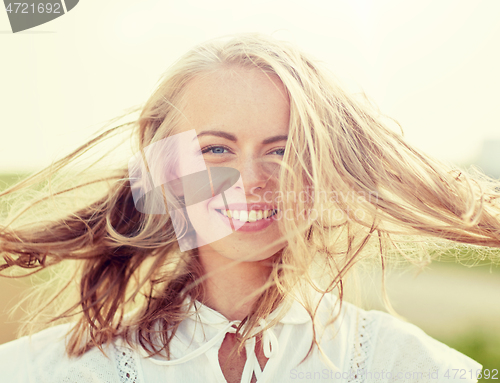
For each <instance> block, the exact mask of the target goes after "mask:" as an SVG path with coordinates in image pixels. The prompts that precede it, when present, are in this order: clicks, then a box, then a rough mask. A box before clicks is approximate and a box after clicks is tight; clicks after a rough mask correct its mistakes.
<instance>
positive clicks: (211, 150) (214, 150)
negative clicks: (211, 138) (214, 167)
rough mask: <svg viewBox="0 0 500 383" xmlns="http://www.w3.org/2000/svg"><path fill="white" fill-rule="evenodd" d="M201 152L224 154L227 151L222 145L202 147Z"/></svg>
mask: <svg viewBox="0 0 500 383" xmlns="http://www.w3.org/2000/svg"><path fill="white" fill-rule="evenodd" d="M201 152H202V153H203V154H205V153H210V154H225V153H226V152H227V153H228V152H229V151H228V149H227V148H225V147H224V146H207V147H206V148H203V150H202V151H201Z"/></svg>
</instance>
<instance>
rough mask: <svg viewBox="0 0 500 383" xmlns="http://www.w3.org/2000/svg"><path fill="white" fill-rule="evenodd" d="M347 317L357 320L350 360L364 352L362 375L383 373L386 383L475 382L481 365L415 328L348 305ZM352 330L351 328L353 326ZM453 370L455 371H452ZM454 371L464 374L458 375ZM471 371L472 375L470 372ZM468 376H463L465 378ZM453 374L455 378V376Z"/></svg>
mask: <svg viewBox="0 0 500 383" xmlns="http://www.w3.org/2000/svg"><path fill="white" fill-rule="evenodd" d="M346 311H347V312H348V313H349V316H351V317H352V318H353V317H356V318H357V319H354V320H351V321H350V322H351V323H353V324H354V323H356V326H355V327H356V329H355V331H354V336H353V343H354V345H353V358H352V359H355V358H356V355H359V354H360V352H359V351H360V350H359V349H360V348H363V353H364V363H363V366H364V373H365V374H366V375H367V377H368V378H369V377H370V376H369V375H368V373H370V372H371V373H372V378H374V379H375V378H376V377H375V376H373V375H374V374H375V373H376V372H378V377H379V378H382V377H381V375H380V374H381V373H382V371H385V374H387V373H390V374H389V375H390V378H389V376H387V375H386V380H387V381H389V382H391V381H398V380H399V381H401V379H402V378H403V379H405V381H407V382H427V381H429V382H432V381H434V382H435V381H436V380H443V381H447V382H452V381H454V380H455V379H456V381H457V382H458V381H460V382H476V381H477V379H475V378H474V377H475V376H476V371H480V370H481V368H482V366H481V365H480V364H479V363H477V362H476V361H474V360H472V359H471V358H469V357H467V356H466V355H464V354H462V353H460V352H458V351H457V350H454V349H452V348H450V347H448V346H447V345H445V344H443V343H441V342H439V341H437V340H436V339H434V338H432V337H430V336H429V335H427V334H426V333H425V332H424V331H422V330H421V329H420V328H418V327H417V326H415V325H413V324H411V323H407V322H404V321H403V320H401V319H398V318H396V317H394V316H392V315H390V314H387V313H384V312H381V311H375V310H372V311H364V310H362V309H359V308H357V307H355V306H353V305H350V304H347V307H346ZM353 327H354V326H353ZM453 370H455V371H453ZM457 370H462V372H463V371H466V374H461V376H459V375H456V374H455V372H456V371H457ZM471 370H472V372H470V371H471ZM467 374H468V376H465V375H467ZM455 375H456V378H454V376H455Z"/></svg>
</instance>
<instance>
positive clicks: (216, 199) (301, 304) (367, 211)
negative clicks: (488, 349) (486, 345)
mask: <svg viewBox="0 0 500 383" xmlns="http://www.w3.org/2000/svg"><path fill="white" fill-rule="evenodd" d="M124 129H130V130H131V134H132V137H133V138H134V139H135V141H136V154H135V155H134V156H133V157H132V158H131V159H130V161H129V163H128V164H122V165H121V167H119V169H118V170H114V171H110V172H109V173H110V174H106V175H105V176H103V175H102V174H100V177H99V178H98V179H95V180H94V181H92V182H90V181H87V180H84V179H83V178H81V177H83V176H82V175H79V176H78V177H72V179H71V185H69V186H68V185H67V186H66V188H65V189H61V190H54V188H53V187H52V185H51V187H50V191H49V196H48V197H44V198H41V199H39V200H37V201H34V202H32V203H31V204H30V205H29V206H28V207H27V208H24V209H22V210H20V211H19V212H17V214H15V213H12V214H11V216H10V218H9V219H6V222H5V223H4V225H3V226H1V227H0V251H1V254H2V256H3V260H4V263H3V265H2V266H1V270H2V273H3V274H4V275H6V274H7V273H8V271H9V270H18V269H20V268H23V269H27V270H33V271H32V272H37V271H40V270H44V269H48V270H52V269H54V270H59V274H60V276H59V279H57V281H62V283H61V284H60V286H59V287H57V288H56V287H54V284H55V283H56V282H57V281H56V278H55V277H54V274H51V276H50V277H49V279H48V283H47V285H48V286H47V288H46V289H45V290H43V291H42V293H40V294H39V297H38V299H40V302H43V303H42V304H40V310H39V311H38V312H37V314H36V315H35V316H34V317H33V318H32V321H34V320H35V319H37V320H39V321H40V320H41V319H43V318H42V317H41V315H42V314H44V315H49V317H48V318H52V321H51V323H56V321H63V322H64V321H65V322H68V323H64V324H59V325H57V326H53V327H51V328H48V329H45V330H44V331H41V332H39V333H37V334H35V335H33V336H32V337H31V338H27V337H24V338H21V339H18V340H16V341H13V342H11V343H8V344H5V345H2V346H0V362H1V364H2V367H1V370H2V376H3V377H5V379H4V378H2V380H4V381H8V382H31V381H36V382H120V383H125V382H127V383H128V382H130V383H131V382H135V383H139V382H226V381H227V382H240V381H241V382H288V381H297V380H304V379H324V380H331V381H343V382H371V381H381V382H382V381H383V382H385V381H387V382H395V381H405V382H424V381H425V382H426V381H446V382H448V381H454V380H456V381H461V382H463V381H467V382H475V381H476V380H477V376H478V374H479V373H480V371H481V366H480V365H479V364H478V363H477V362H475V361H473V360H471V359H470V358H468V357H467V356H465V355H462V354H460V353H459V352H457V351H455V350H453V349H450V348H449V347H447V346H446V345H444V344H441V343H439V342H437V341H435V340H434V339H432V338H430V337H428V336H427V335H426V334H425V333H423V332H422V331H421V330H419V329H418V328H416V327H415V326H413V325H411V324H408V323H406V322H403V321H402V320H400V319H397V318H395V317H393V316H391V315H389V314H385V313H382V312H378V311H364V310H362V309H360V308H357V307H356V306H353V305H351V304H349V303H347V302H343V300H342V297H343V283H344V281H345V278H346V275H347V274H348V272H349V271H350V270H352V268H353V266H354V265H355V264H357V263H358V262H359V261H361V260H363V259H366V258H369V257H372V256H376V257H378V259H379V260H381V262H382V267H384V264H385V261H386V258H387V257H388V256H389V255H391V254H394V252H399V254H402V255H403V256H405V257H406V258H408V259H412V257H413V256H414V255H415V252H416V250H415V249H417V247H421V246H422V243H431V240H432V238H433V237H434V238H435V239H434V240H433V241H434V242H438V241H439V242H440V243H442V242H444V241H446V243H447V244H448V245H449V246H452V243H453V242H451V241H454V242H457V243H465V244H472V245H480V246H488V247H500V219H499V215H500V207H499V202H498V197H499V194H498V192H495V187H497V186H498V184H495V183H493V182H492V181H491V180H489V181H488V180H486V179H483V180H479V179H473V178H471V177H470V176H467V175H466V174H463V173H461V172H459V171H456V170H453V169H448V168H446V167H445V166H444V165H442V164H440V163H438V162H436V161H434V160H432V159H430V158H428V157H427V156H425V155H423V154H422V153H420V152H419V151H417V150H415V149H414V148H412V147H411V146H409V145H408V144H406V143H405V141H404V140H403V138H402V137H401V136H400V135H399V134H397V133H395V132H393V131H392V130H390V129H389V128H388V127H387V126H386V125H385V124H384V122H383V119H382V118H381V117H380V116H379V115H378V114H377V113H376V112H375V111H374V110H372V109H371V108H369V107H368V106H366V105H364V104H363V103H362V102H360V101H357V100H355V99H354V98H353V97H352V96H349V95H348V94H346V93H345V92H344V91H343V90H342V89H341V88H340V87H339V86H338V85H337V83H336V82H335V80H334V79H333V78H332V77H331V76H330V75H329V74H328V72H327V71H326V70H325V69H324V68H322V67H321V66H320V65H319V64H318V63H317V62H315V61H314V60H312V59H311V58H309V57H308V56H307V55H305V54H304V53H302V52H301V51H299V50H298V49H297V48H295V47H293V46H291V45H289V44H287V43H283V42H279V41H276V40H274V39H271V38H267V37H264V36H260V35H240V36H236V37H234V38H231V39H229V40H228V39H219V40H215V41H210V42H208V43H205V44H203V45H201V46H198V47H196V48H195V49H193V50H192V51H190V52H189V53H187V54H186V55H185V56H184V57H182V58H181V59H180V60H179V61H178V62H177V63H176V64H175V65H174V66H173V67H172V68H171V69H170V70H169V71H168V72H167V73H166V74H165V77H164V78H163V79H162V81H161V83H160V84H159V86H158V88H157V90H156V91H155V93H154V94H153V95H152V96H151V98H150V99H149V100H148V101H147V102H146V104H145V105H144V106H143V107H142V109H141V111H140V116H139V117H138V118H137V119H136V120H134V121H133V122H131V123H126V124H122V125H120V126H118V127H116V128H113V129H109V130H108V131H106V132H104V133H103V134H102V135H100V136H99V137H97V138H96V139H94V140H93V141H91V142H89V143H87V144H86V145H84V146H82V147H81V148H80V149H78V150H77V151H75V152H74V153H72V154H71V155H69V156H68V157H66V158H64V159H62V160H60V161H59V162H57V163H56V164H54V166H52V167H51V168H49V169H46V170H44V171H42V172H40V173H38V174H37V175H34V176H32V177H30V178H28V179H27V180H25V181H23V182H21V183H20V184H18V185H15V186H13V187H12V188H10V189H8V190H6V191H5V192H3V193H2V194H0V196H2V198H3V199H4V200H5V199H6V198H7V197H9V196H14V197H13V198H15V199H17V198H20V197H18V196H17V195H18V193H24V190H25V189H26V188H27V187H28V186H30V185H34V184H36V183H37V182H41V181H43V180H45V179H47V178H49V177H51V176H52V175H53V174H55V173H56V172H59V171H60V170H62V169H64V168H65V167H66V166H69V165H70V164H72V163H73V162H74V161H76V159H77V158H78V157H79V156H80V155H82V154H83V153H84V152H86V151H87V150H88V149H89V148H90V147H93V146H95V145H97V144H99V143H101V142H103V141H104V140H105V139H106V138H107V137H109V136H112V135H113V134H114V133H117V132H121V131H123V130H124ZM103 182H105V185H106V187H105V188H104V192H103V191H102V190H103V189H102V188H101V189H99V190H97V191H95V194H92V193H90V192H88V191H86V192H85V193H84V194H82V195H79V197H75V196H74V193H75V192H78V191H80V190H88V188H89V187H92V185H95V184H98V183H101V184H102V183H103ZM66 195H68V196H70V197H69V200H70V202H71V205H70V210H72V211H65V210H61V209H62V208H61V206H63V205H64V197H65V196H66ZM89 196H90V197H89ZM54 203H56V205H54ZM43 206H45V209H46V210H50V211H51V212H52V213H53V214H54V217H53V218H50V219H47V218H46V217H48V215H45V214H46V213H44V212H45V211H46V210H43V208H42V207H43ZM54 206H57V208H58V209H59V210H57V211H56V212H54ZM75 206H78V208H76V207H75ZM32 211H34V212H35V214H32V215H31V217H35V218H34V219H32V220H31V221H30V219H29V217H30V215H29V213H30V212H32ZM408 235H418V236H419V237H418V238H419V239H420V241H417V242H415V243H416V245H415V246H414V247H413V248H411V250H409V249H410V248H409V247H408V246H406V247H404V248H403V247H402V246H401V244H402V243H403V242H401V241H402V240H403V239H404V240H405V241H406V242H405V243H411V241H410V240H409V239H408V237H407V236H408ZM422 238H424V240H425V241H423V242H422V241H421V239H422ZM424 250H425V249H424ZM61 265H68V267H67V268H61ZM71 270H73V272H70V271H71ZM72 289H73V290H75V291H77V295H75V296H73V295H71V291H72ZM335 290H337V291H338V294H334V291H335ZM53 307H55V310H56V311H50V310H51V309H52V308H53ZM50 312H52V314H47V313H50ZM54 312H55V313H54ZM50 315H52V317H50ZM47 322H49V321H47ZM453 369H455V370H456V369H458V370H459V371H460V374H458V375H457V374H454V372H453V371H452V370H453ZM463 371H465V372H463ZM454 375H455V376H454Z"/></svg>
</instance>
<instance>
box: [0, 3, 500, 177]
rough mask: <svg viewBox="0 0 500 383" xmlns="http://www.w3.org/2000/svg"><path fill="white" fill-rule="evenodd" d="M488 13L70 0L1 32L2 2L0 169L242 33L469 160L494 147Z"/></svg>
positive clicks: (439, 149)
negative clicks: (43, 20) (44, 16)
mask: <svg viewBox="0 0 500 383" xmlns="http://www.w3.org/2000/svg"><path fill="white" fill-rule="evenodd" d="M499 16H500V1H497V0H486V1H474V0H439V1H435V0H434V1H430V0H421V1H400V0H397V1H396V0H377V1H368V0H328V1H325V0H315V1H305V0H300V1H293V0H288V1H272V0H266V1H263V0H253V1H245V2H241V1H234V0H232V1H200V0H197V1H189V0H185V1H169V0H146V1H137V0H136V1H131V0H119V1H118V0H106V1H102V0H101V1H98V0H81V1H80V2H79V4H78V5H77V6H76V7H75V8H74V9H73V10H72V11H70V12H69V13H68V14H66V15H64V16H63V17H60V18H58V19H56V20H53V21H51V22H49V23H47V24H43V25H41V26H38V27H35V28H32V29H30V30H27V31H24V32H20V33H16V34H12V32H11V30H10V25H9V21H8V18H7V14H6V13H5V12H3V11H2V12H0V47H1V57H2V59H1V63H0V68H1V70H0V109H1V112H0V127H1V140H0V172H5V171H22V170H26V169H29V170H34V169H40V168H41V167H42V166H44V165H48V164H49V163H50V162H51V161H53V160H55V159H56V158H58V157H60V156H61V155H62V154H64V153H67V152H69V150H70V149H71V148H75V147H76V146H77V145H78V144H81V143H83V142H84V140H86V139H87V138H89V137H90V135H91V134H92V133H93V132H94V131H95V130H96V129H97V128H98V127H99V124H100V123H101V122H103V121H104V120H106V119H108V118H112V117H114V116H115V115H118V114H120V113H121V112H122V111H123V110H124V109H125V108H127V107H130V106H133V105H135V104H139V103H143V102H145V101H146V99H147V98H148V97H149V95H150V94H151V92H152V91H153V89H154V87H155V84H156V83H157V81H158V79H159V77H160V76H161V74H162V73H163V72H164V71H165V70H166V68H167V67H168V66H169V65H170V64H171V63H172V62H173V61H174V60H175V59H176V58H178V57H179V56H180V55H181V54H183V53H184V52H185V51H186V50H188V49H189V48H190V47H191V46H193V45H195V44H197V43H200V42H202V41H205V40H207V39H209V38H213V37H217V36H221V35H225V34H229V33H235V32H252V31H258V32H264V33H268V34H273V35H275V36H276V37H278V38H282V39H287V40H291V41H294V42H296V43H297V44H298V45H299V46H300V47H302V49H303V50H305V51H307V52H309V53H311V54H313V55H314V56H316V57H317V58H318V59H320V60H322V61H324V62H326V63H327V64H328V65H329V66H330V67H331V68H332V70H333V71H334V72H335V73H336V74H337V76H338V77H339V78H340V79H341V80H342V81H343V82H344V83H345V84H346V85H347V86H348V87H349V88H350V89H351V90H353V91H360V90H363V91H364V92H366V94H367V95H368V96H370V97H371V98H372V99H373V100H374V101H375V102H376V103H377V104H378V105H379V107H380V109H381V110H382V112H383V113H385V114H387V115H389V116H391V117H393V118H395V119H396V120H398V121H399V122H400V123H401V125H402V126H403V128H404V131H405V136H406V137H407V139H408V140H409V141H410V142H411V143H413V144H414V145H415V146H417V147H418V148H420V149H422V150H424V151H425V152H427V153H429V154H431V155H434V156H435V157H438V158H440V159H442V160H445V161H452V162H456V163H459V164H467V163H471V162H473V161H475V159H477V158H478V157H479V156H480V152H481V150H482V149H481V148H482V145H483V143H484V142H485V141H487V142H489V144H487V145H490V146H492V145H493V146H492V147H493V149H492V153H496V152H498V153H500V150H498V151H497V150H496V149H495V148H496V147H499V148H500V113H499V109H500V108H499V105H500V92H499V89H500V72H499V70H498V69H499V68H500V48H499V47H500V23H499V22H498V20H499V19H500V17H499ZM495 140H497V141H495ZM492 142H493V143H495V142H497V143H498V145H499V146H496V145H497V144H491V143H492ZM489 162H491V161H489ZM499 162H500V161H499ZM499 177H500V174H499Z"/></svg>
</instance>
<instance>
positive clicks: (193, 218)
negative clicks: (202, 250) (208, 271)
mask: <svg viewBox="0 0 500 383" xmlns="http://www.w3.org/2000/svg"><path fill="white" fill-rule="evenodd" d="M186 211H187V214H188V217H189V220H190V222H191V225H192V226H193V228H194V230H195V231H196V236H197V238H198V246H204V245H207V244H210V243H212V242H215V241H218V240H220V239H222V238H225V237H227V236H228V235H230V234H232V230H231V228H229V227H227V226H226V225H224V224H223V222H222V221H221V219H220V218H219V217H218V213H217V212H216V211H215V210H214V209H209V208H208V201H203V202H200V203H197V204H194V205H191V206H188V207H187V208H186Z"/></svg>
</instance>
